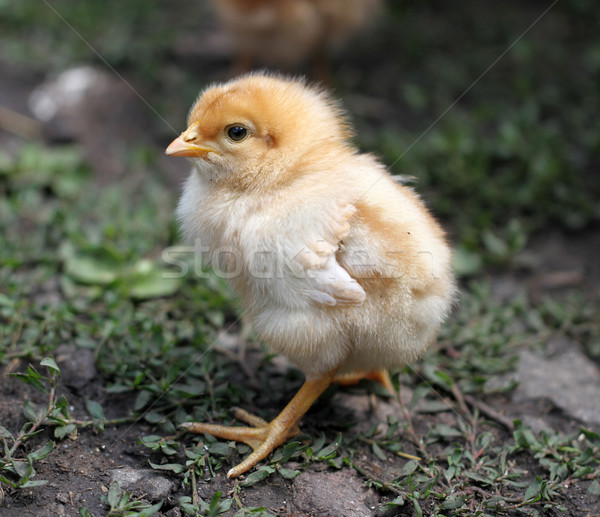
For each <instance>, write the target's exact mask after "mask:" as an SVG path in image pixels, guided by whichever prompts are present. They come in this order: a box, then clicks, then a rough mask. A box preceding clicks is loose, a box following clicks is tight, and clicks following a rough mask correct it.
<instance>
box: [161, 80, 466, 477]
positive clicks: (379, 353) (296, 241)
mask: <svg viewBox="0 0 600 517" xmlns="http://www.w3.org/2000/svg"><path fill="white" fill-rule="evenodd" d="M188 126H189V127H188V129H186V130H185V131H184V132H183V133H182V134H181V136H179V137H178V138H177V139H176V140H174V141H173V142H172V143H171V145H169V147H168V148H167V150H166V153H167V154H168V155H171V156H187V157H188V158H189V159H190V161H191V163H192V165H193V169H192V172H191V175H190V177H189V178H188V180H187V182H186V184H185V187H184V190H183V195H182V197H181V200H180V202H179V206H178V208H177V216H178V218H179V221H180V223H181V226H182V228H183V232H184V234H185V237H186V238H187V239H188V240H189V241H192V242H195V244H196V249H197V252H198V253H202V257H203V259H204V261H205V262H206V263H208V264H211V265H212V266H213V268H215V269H216V270H217V272H218V273H220V274H222V275H225V276H226V277H227V278H229V281H230V282H231V284H232V286H233V288H234V290H235V292H236V293H237V294H238V295H239V297H240V298H241V300H242V302H243V307H244V309H245V317H247V319H248V321H250V322H251V323H252V325H253V326H254V329H255V330H256V332H257V334H258V336H259V337H260V338H261V339H262V340H264V341H265V342H266V343H268V344H269V345H270V346H271V347H272V349H273V350H274V351H276V352H278V353H280V354H283V355H284V356H286V357H287V358H289V359H290V360H291V361H292V362H294V363H295V364H296V365H297V366H298V367H299V368H301V369H302V371H303V372H304V373H305V374H306V381H305V383H304V385H303V386H302V387H301V389H300V390H299V392H298V393H297V394H296V395H295V396H294V398H293V399H292V400H291V402H290V403H289V404H288V405H287V406H286V407H285V409H284V410H283V411H282V412H281V413H280V414H279V416H277V417H276V418H275V419H274V420H272V421H271V422H270V423H267V422H265V421H264V420H262V419H260V418H258V417H255V416H253V415H251V414H249V413H246V412H245V411H237V413H236V416H237V417H238V418H239V419H240V420H243V421H245V422H247V423H249V424H250V427H225V426H220V425H213V424H205V423H188V424H184V426H185V427H187V428H188V429H189V430H190V431H192V432H196V433H203V432H206V433H210V434H212V435H214V436H216V437H220V438H224V439H227V440H237V441H242V442H245V443H247V444H249V445H250V446H251V447H252V448H253V449H254V452H252V453H251V454H250V455H249V456H248V457H247V458H246V459H245V460H244V461H242V462H241V463H240V464H239V465H237V466H236V467H234V468H232V469H231V470H230V471H229V472H228V476H229V477H237V476H239V475H240V474H242V473H243V472H246V471H247V470H249V469H250V468H252V467H253V466H254V465H256V464H257V463H258V462H259V461H261V460H262V459H264V458H265V457H266V456H267V455H268V454H269V453H270V452H271V451H272V450H273V449H275V448H276V447H278V446H280V445H281V444H283V443H285V441H286V440H287V439H288V438H290V437H292V436H294V435H295V434H297V433H298V432H299V430H298V426H297V423H298V421H299V420H300V418H301V417H302V416H303V415H304V413H305V412H306V411H307V410H308V409H309V407H310V406H311V405H312V403H313V402H314V401H315V400H316V399H317V398H318V397H319V396H320V395H321V393H323V391H324V390H325V389H326V388H327V386H328V385H329V384H330V383H331V382H332V381H333V380H334V378H335V377H336V376H344V375H347V374H352V373H361V374H365V375H369V376H372V373H373V372H380V371H385V370H386V369H399V368H401V367H402V366H404V365H405V364H407V363H408V362H410V361H413V360H415V359H416V358H418V357H419V356H420V355H421V354H422V353H423V352H424V351H425V349H426V348H427V346H428V345H429V344H431V343H432V341H433V340H434V338H435V335H436V332H437V330H438V329H439V327H440V325H441V323H442V322H443V321H444V319H445V318H446V316H447V314H448V312H449V310H450V308H451V305H452V301H453V297H454V290H455V288H454V280H453V276H452V273H451V269H450V259H451V252H450V248H449V247H448V244H447V242H446V239H445V235H444V232H443V230H442V229H441V228H440V226H439V224H438V223H437V222H436V221H435V219H434V218H433V217H432V216H431V215H430V214H429V212H428V211H427V209H426V208H425V206H424V205H423V203H422V201H421V200H420V199H419V197H418V196H417V195H416V194H415V193H414V192H413V191H412V190H411V189H410V188H408V187H406V186H403V185H400V184H398V183H397V182H396V181H394V179H393V178H392V176H391V175H390V174H389V173H388V172H387V171H386V169H385V167H384V166H383V165H382V164H381V163H379V162H378V161H377V159H376V158H375V157H373V156H371V155H368V154H361V153H359V152H358V151H357V149H356V148H355V147H354V146H353V144H352V143H351V141H350V138H351V136H352V130H351V127H350V125H349V123H348V122H347V120H346V119H345V117H344V115H343V113H342V110H341V108H340V106H339V104H338V103H337V102H336V101H335V100H333V99H332V98H331V97H330V96H329V95H328V94H327V93H325V92H324V91H321V90H319V89H315V88H312V87H309V86H307V85H306V84H305V83H304V82H302V81H298V80H293V79H287V78H284V77H279V76H273V75H262V74H250V75H246V76H242V77H240V78H238V79H236V80H232V81H230V82H227V83H225V84H221V85H216V86H211V87H209V88H207V89H206V90H205V91H204V92H203V93H201V95H200V97H199V98H198V100H197V101H196V103H195V104H194V106H193V107H192V109H191V111H190V115H189V119H188Z"/></svg>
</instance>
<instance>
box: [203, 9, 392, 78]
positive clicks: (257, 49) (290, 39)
mask: <svg viewBox="0 0 600 517" xmlns="http://www.w3.org/2000/svg"><path fill="white" fill-rule="evenodd" d="M213 4H214V6H215V9H216V13H217V16H218V18H219V20H220V21H221V23H222V24H223V25H224V27H225V29H226V30H227V32H228V33H229V35H230V36H231V38H232V40H233V44H234V47H235V53H236V56H237V61H236V67H235V68H236V69H237V72H241V71H247V70H249V69H250V68H251V67H252V65H253V64H256V63H262V64H266V65H269V66H278V67H284V68H289V67H296V66H298V65H300V64H303V63H304V62H306V61H308V60H309V59H311V58H312V59H313V60H315V59H316V60H317V61H318V59H319V58H323V57H324V54H325V53H326V52H329V51H331V50H332V49H334V48H337V47H340V46H342V45H343V44H344V43H345V42H346V41H347V40H348V39H349V38H350V37H351V36H352V35H353V34H354V33H355V32H357V31H358V30H360V29H361V28H363V27H364V26H365V25H367V24H368V23H369V22H370V21H371V20H372V19H373V18H374V17H375V15H376V14H377V13H378V12H379V10H380V7H381V0H214V1H213ZM317 64H321V65H322V63H317Z"/></svg>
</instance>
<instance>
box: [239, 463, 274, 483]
mask: <svg viewBox="0 0 600 517" xmlns="http://www.w3.org/2000/svg"><path fill="white" fill-rule="evenodd" d="M273 472H275V469H274V468H273V467H260V469H259V470H255V471H254V472H252V473H251V474H250V475H249V476H248V477H247V478H246V479H245V480H244V481H242V482H241V483H240V485H241V486H252V485H255V484H256V483H258V482H259V481H262V480H263V479H265V478H266V477H267V476H269V475H271V474H273Z"/></svg>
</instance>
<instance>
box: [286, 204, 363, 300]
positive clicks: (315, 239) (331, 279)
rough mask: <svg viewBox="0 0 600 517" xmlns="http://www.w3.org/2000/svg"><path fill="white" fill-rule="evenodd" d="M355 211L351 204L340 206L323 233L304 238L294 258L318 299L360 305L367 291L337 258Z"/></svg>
mask: <svg viewBox="0 0 600 517" xmlns="http://www.w3.org/2000/svg"><path fill="white" fill-rule="evenodd" d="M355 212H356V208H355V207H354V205H352V204H346V205H344V206H337V207H336V208H335V210H334V213H333V214H331V215H332V216H333V217H330V219H329V221H326V223H327V224H325V225H323V227H322V228H321V232H320V233H321V235H317V234H315V235H311V237H310V238H308V239H306V238H305V240H304V243H303V246H302V247H301V249H300V251H299V252H298V253H297V254H296V255H295V256H294V258H293V260H294V262H295V263H296V264H297V265H298V266H300V267H301V268H302V273H303V274H304V275H305V278H306V283H307V286H306V289H305V293H306V294H307V295H308V296H309V297H310V298H311V299H312V300H313V301H314V302H316V303H319V304H323V305H329V306H336V305H338V306H350V305H360V304H362V302H363V301H364V300H365V296H366V295H365V292H364V290H363V289H362V287H361V286H360V285H359V284H358V282H357V281H356V280H355V279H354V278H352V277H351V276H350V274H349V273H348V272H347V271H346V270H345V269H344V268H343V267H342V266H340V264H339V263H338V261H337V258H336V253H337V252H338V251H339V249H340V246H341V245H342V241H343V239H344V238H345V237H346V236H347V235H348V232H349V231H350V223H349V221H350V219H351V218H352V216H353V215H354V213H355Z"/></svg>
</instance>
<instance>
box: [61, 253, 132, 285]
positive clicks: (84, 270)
mask: <svg viewBox="0 0 600 517" xmlns="http://www.w3.org/2000/svg"><path fill="white" fill-rule="evenodd" d="M120 271H121V266H120V265H119V264H115V263H114V262H112V261H107V260H105V261H102V260H101V259H97V258H94V257H92V256H81V255H71V256H69V257H67V259H66V260H65V273H66V274H67V275H68V276H70V277H71V278H73V279H74V280H77V281H78V282H81V283H83V284H90V285H108V284H110V283H112V282H114V281H115V280H116V279H117V278H118V276H119V273H120Z"/></svg>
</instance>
